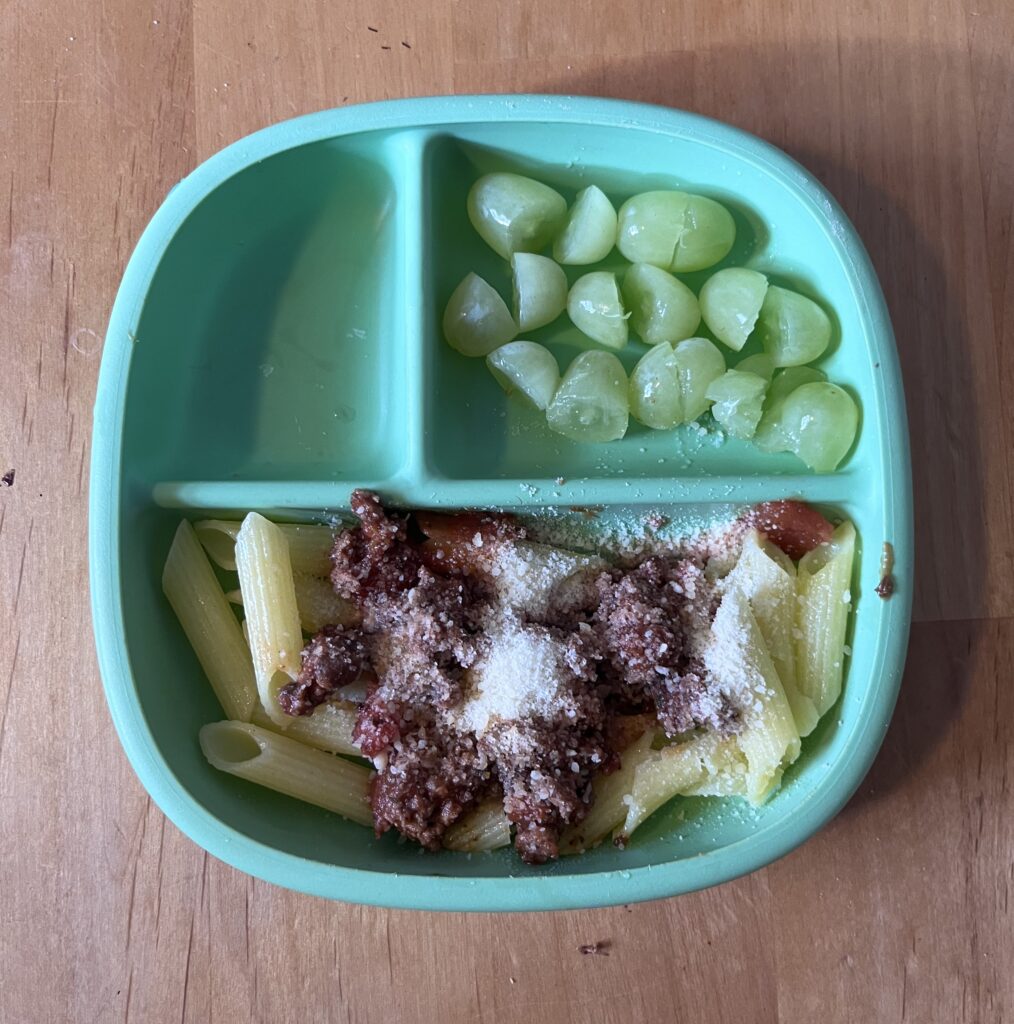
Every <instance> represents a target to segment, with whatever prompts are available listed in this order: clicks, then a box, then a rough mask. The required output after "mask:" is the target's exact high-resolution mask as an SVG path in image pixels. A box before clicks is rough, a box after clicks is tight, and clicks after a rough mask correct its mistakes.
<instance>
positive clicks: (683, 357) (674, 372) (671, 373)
mask: <svg viewBox="0 0 1014 1024" xmlns="http://www.w3.org/2000/svg"><path fill="white" fill-rule="evenodd" d="M723 373H725V360H724V359H723V358H722V353H721V352H719V351H718V349H717V348H716V347H715V345H713V344H712V343H711V342H710V341H708V339H707V338H687V339H686V340H684V341H681V342H680V343H679V344H678V345H675V346H674V345H671V344H670V343H669V342H667V341H663V342H661V343H659V344H658V345H655V346H653V347H652V348H651V349H650V350H649V351H648V352H646V353H645V354H644V355H643V356H642V357H641V359H640V361H639V362H638V364H637V365H636V366H635V367H634V370H633V372H632V373H631V375H630V412H631V415H632V416H633V417H634V418H635V419H637V420H640V422H641V423H643V424H644V425H645V426H647V427H653V428H654V429H656V430H666V429H668V428H669V427H675V426H677V425H678V424H680V423H689V422H690V421H691V420H695V419H697V417H698V416H700V415H701V414H702V413H703V412H705V411H707V408H708V406H709V405H710V404H711V403H710V401H709V400H708V397H707V390H708V387H709V386H710V384H711V383H712V381H714V380H716V379H717V378H719V377H721V376H722V374H723Z"/></svg>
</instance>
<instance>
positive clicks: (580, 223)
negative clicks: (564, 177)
mask: <svg viewBox="0 0 1014 1024" xmlns="http://www.w3.org/2000/svg"><path fill="white" fill-rule="evenodd" d="M615 244H616V210H615V208H614V207H613V204H612V203H611V202H610V201H609V197H608V196H607V195H606V194H605V192H603V191H602V189H600V188H598V187H597V186H595V185H591V186H589V187H588V188H585V189H582V190H581V191H580V192H578V194H577V198H576V199H575V200H574V205H573V206H572V207H571V208H570V211H569V212H568V214H567V220H566V223H565V224H564V226H563V230H562V231H561V232H560V234H559V235H558V237H557V239H556V241H555V242H554V243H553V259H554V260H556V261H557V262H558V263H565V264H568V265H570V266H586V265H587V264H589V263H598V262H599V260H604V259H605V258H606V257H607V256H608V255H609V253H610V252H611V251H612V248H613V246H614V245H615Z"/></svg>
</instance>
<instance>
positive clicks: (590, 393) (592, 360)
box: [546, 351, 630, 442]
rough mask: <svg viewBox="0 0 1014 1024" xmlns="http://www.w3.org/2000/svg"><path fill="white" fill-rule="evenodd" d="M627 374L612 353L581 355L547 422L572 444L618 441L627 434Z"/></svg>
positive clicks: (552, 404)
mask: <svg viewBox="0 0 1014 1024" xmlns="http://www.w3.org/2000/svg"><path fill="white" fill-rule="evenodd" d="M629 414H630V405H629V400H628V396H627V374H626V372H625V371H624V369H623V364H622V363H621V362H620V361H619V359H617V358H616V356H614V355H613V354H612V353H611V352H602V351H592V352H582V353H581V354H580V355H579V356H578V357H577V358H576V359H575V360H574V361H573V362H572V363H571V364H570V366H568V367H567V371H566V373H565V374H564V375H563V380H562V381H561V382H560V386H559V388H557V391H556V395H555V396H554V397H553V400H552V402H550V403H549V407H548V408H547V409H546V421H547V422H548V424H549V427H550V429H551V430H555V431H556V432H557V433H558V434H563V436H564V437H569V438H570V439H571V440H573V441H591V442H603V441H615V440H617V439H618V438H621V437H623V435H624V434H625V433H626V432H627V422H628V418H629Z"/></svg>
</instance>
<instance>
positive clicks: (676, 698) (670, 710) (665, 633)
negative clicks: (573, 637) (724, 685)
mask: <svg viewBox="0 0 1014 1024" xmlns="http://www.w3.org/2000/svg"><path fill="white" fill-rule="evenodd" d="M707 586H708V584H707V582H706V580H705V579H704V574H703V572H702V571H701V569H700V567H699V566H697V565H695V564H694V563H693V562H691V561H689V560H687V559H679V560H677V559H673V558H664V557H660V556H656V557H652V558H648V559H645V560H644V561H643V562H641V563H640V565H638V566H636V567H635V568H633V569H630V570H629V571H627V572H623V573H618V572H614V573H603V574H602V575H601V576H600V577H599V580H598V589H599V606H598V609H597V611H596V612H595V626H596V629H597V631H598V633H599V636H600V637H601V641H602V647H603V651H604V659H605V660H606V661H607V662H608V665H609V666H610V668H611V669H612V672H613V674H614V678H615V686H616V690H617V696H618V697H619V699H620V700H622V701H623V702H624V703H625V704H626V705H627V706H628V707H630V708H636V707H637V706H638V704H639V702H642V701H643V700H645V699H648V700H650V701H651V702H652V703H654V706H655V710H656V713H657V715H658V719H659V721H660V722H661V724H662V727H663V729H664V730H665V732H666V734H667V735H669V736H675V735H677V734H678V733H681V732H686V731H687V730H688V729H692V728H693V727H694V726H697V725H705V724H707V725H712V726H722V727H724V726H726V725H727V724H728V723H729V721H731V719H732V718H733V717H734V712H733V708H732V706H731V705H730V704H729V702H728V700H727V699H726V698H724V697H721V696H720V695H716V694H713V693H712V692H711V691H710V690H709V688H708V686H707V685H706V681H705V676H704V673H703V667H702V666H701V664H700V661H699V658H698V657H697V653H696V652H694V651H693V650H692V649H690V647H689V645H688V642H687V636H688V634H689V633H690V632H691V631H692V630H693V629H694V628H699V627H700V626H701V625H702V624H705V625H706V622H707V619H708V617H709V616H710V614H711V610H710V609H705V611H704V620H705V621H704V623H698V622H692V621H690V617H691V616H699V615H701V603H702V595H701V594H700V593H699V592H698V590H699V589H700V588H705V587H707Z"/></svg>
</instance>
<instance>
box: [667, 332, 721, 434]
mask: <svg viewBox="0 0 1014 1024" xmlns="http://www.w3.org/2000/svg"><path fill="white" fill-rule="evenodd" d="M673 357H674V358H675V360H676V367H677V370H678V372H679V379H680V392H681V393H682V395H683V421H684V422H685V423H690V422H692V421H693V420H695V419H697V417H698V416H700V415H701V414H702V413H705V412H707V410H708V406H710V405H711V400H710V399H709V398H708V388H709V387H710V386H711V384H712V382H713V381H715V380H717V379H718V378H719V377H721V376H722V374H723V373H725V357H724V356H723V355H722V353H721V352H720V351H719V349H718V346H717V345H715V344H714V343H713V342H711V341H708V339H707V338H687V339H686V341H681V342H680V343H679V344H678V345H676V346H674V347H673Z"/></svg>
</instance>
